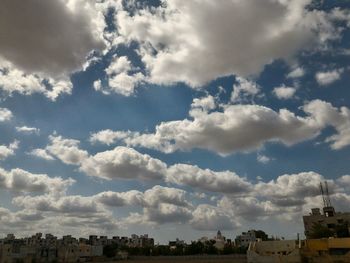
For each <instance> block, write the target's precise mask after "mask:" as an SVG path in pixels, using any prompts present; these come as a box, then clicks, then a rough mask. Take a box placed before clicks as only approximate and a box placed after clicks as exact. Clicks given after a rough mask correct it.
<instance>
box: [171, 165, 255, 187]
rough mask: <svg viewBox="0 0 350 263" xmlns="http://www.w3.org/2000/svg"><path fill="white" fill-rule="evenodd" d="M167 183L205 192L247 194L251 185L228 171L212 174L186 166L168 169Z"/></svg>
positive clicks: (210, 171) (209, 171) (206, 170)
mask: <svg viewBox="0 0 350 263" xmlns="http://www.w3.org/2000/svg"><path fill="white" fill-rule="evenodd" d="M166 179H167V181H168V182H170V183H175V184H178V185H188V186H191V187H195V188H199V189H202V190H205V191H211V192H221V193H232V194H234V193H243V192H249V191H250V188H251V184H250V183H249V182H248V181H247V180H245V179H244V178H241V177H239V176H238V175H237V174H235V173H233V172H230V171H223V172H214V171H212V170H209V169H205V170H204V169H201V168H199V167H197V166H193V165H188V164H175V165H173V166H171V167H169V170H168V173H167V178H166Z"/></svg>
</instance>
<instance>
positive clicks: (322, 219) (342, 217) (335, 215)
mask: <svg viewBox="0 0 350 263" xmlns="http://www.w3.org/2000/svg"><path fill="white" fill-rule="evenodd" d="M303 221H304V230H305V232H304V233H305V236H306V238H307V239H310V238H311V233H312V230H313V227H314V225H315V224H320V225H322V226H323V227H327V228H328V229H330V230H334V229H335V227H336V226H337V225H340V224H344V223H346V222H348V223H350V213H341V212H335V209H334V207H332V206H329V207H324V208H323V213H321V210H320V209H319V208H312V209H311V213H310V214H309V215H306V216H303Z"/></svg>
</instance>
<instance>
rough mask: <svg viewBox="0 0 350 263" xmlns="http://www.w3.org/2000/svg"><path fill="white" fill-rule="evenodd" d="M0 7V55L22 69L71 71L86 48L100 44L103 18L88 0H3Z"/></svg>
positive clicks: (54, 72) (57, 73)
mask: <svg viewBox="0 0 350 263" xmlns="http://www.w3.org/2000/svg"><path fill="white" fill-rule="evenodd" d="M0 9H2V10H6V12H5V13H3V14H2V15H1V23H0V31H1V32H2V35H3V40H2V41H1V43H0V56H1V57H3V58H4V59H6V60H8V61H10V62H12V63H13V64H14V65H15V66H16V67H18V68H20V69H22V70H23V71H24V72H26V73H34V72H36V73H44V74H45V75H47V76H52V77H54V76H61V75H62V74H66V73H70V72H73V71H75V70H77V69H80V68H81V67H82V65H83V64H84V63H85V60H86V56H87V55H88V53H89V52H90V51H92V50H94V49H102V48H103V46H104V44H103V39H102V33H103V28H104V20H103V19H104V18H103V16H101V15H102V14H99V12H97V10H96V7H95V6H94V4H93V3H92V2H90V1H84V2H83V1H80V0H74V1H66V0H59V1H54V2H51V1H49V2H47V1H39V2H37V1H35V0H29V1H25V2H22V1H20V0H11V1H10V0H4V1H2V2H1V4H0ZM23 10H26V12H25V14H24V13H23V12H22V11H23ZM52 28H54V29H55V30H52ZM77 32H79V34H77Z"/></svg>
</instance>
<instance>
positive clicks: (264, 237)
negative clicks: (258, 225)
mask: <svg viewBox="0 0 350 263" xmlns="http://www.w3.org/2000/svg"><path fill="white" fill-rule="evenodd" d="M255 237H256V238H260V239H261V240H262V241H266V240H268V235H267V234H266V233H265V232H264V231H262V230H256V231H255Z"/></svg>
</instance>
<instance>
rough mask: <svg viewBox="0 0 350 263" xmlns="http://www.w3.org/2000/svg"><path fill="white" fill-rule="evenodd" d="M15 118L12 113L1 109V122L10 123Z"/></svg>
mask: <svg viewBox="0 0 350 263" xmlns="http://www.w3.org/2000/svg"><path fill="white" fill-rule="evenodd" d="M12 117H13V115H12V112H11V111H10V110H9V109H6V108H0V122H3V121H8V120H10V119H11V118H12Z"/></svg>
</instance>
